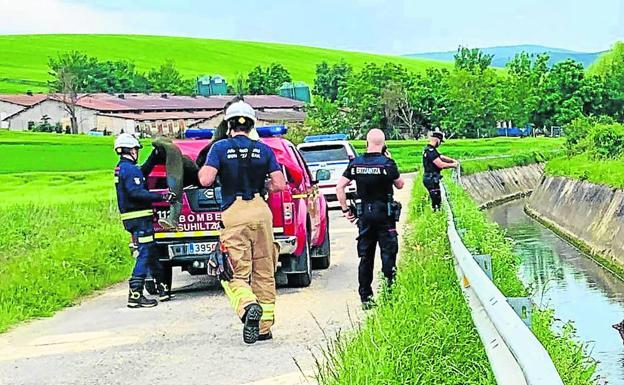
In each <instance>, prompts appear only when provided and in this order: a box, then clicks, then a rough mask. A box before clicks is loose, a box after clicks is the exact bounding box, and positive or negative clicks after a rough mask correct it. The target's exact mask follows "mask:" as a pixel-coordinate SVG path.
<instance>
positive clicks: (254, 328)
mask: <svg viewBox="0 0 624 385" xmlns="http://www.w3.org/2000/svg"><path fill="white" fill-rule="evenodd" d="M225 120H226V122H227V124H228V127H229V130H230V134H231V138H228V139H223V140H220V141H218V142H216V143H214V145H213V146H212V147H211V148H210V152H209V153H208V157H207V159H206V164H205V166H204V167H202V169H201V170H200V171H199V180H200V182H201V184H202V185H203V186H211V185H212V184H213V183H214V182H215V180H216V178H217V176H218V177H219V181H220V183H221V194H222V197H223V203H222V205H221V209H222V211H223V212H222V214H221V221H222V224H223V228H222V229H221V233H220V241H221V243H222V245H223V246H224V248H225V249H226V250H227V252H228V253H229V261H230V262H231V269H232V274H231V275H230V276H228V277H227V278H225V276H223V277H221V278H222V279H221V285H222V286H223V288H224V289H225V294H226V295H227V296H228V298H229V300H230V304H231V305H232V307H233V308H234V310H235V311H236V313H237V315H238V317H239V318H240V319H241V321H242V322H243V341H244V342H245V343H248V344H253V343H255V342H257V341H266V340H270V339H272V338H273V334H272V332H271V327H272V326H273V322H274V314H275V296H276V290H275V270H276V267H277V250H276V246H275V244H274V237H273V215H272V214H271V210H270V208H269V206H268V204H267V203H266V202H265V201H264V199H263V194H262V193H263V191H264V190H265V189H268V190H269V191H271V192H279V191H282V190H284V188H285V187H286V180H285V177H284V174H283V173H282V169H281V167H280V165H279V163H278V162H277V159H276V157H275V154H274V153H273V151H272V150H271V148H270V147H269V146H267V145H266V144H264V143H262V142H260V141H255V140H252V139H251V138H250V137H249V135H250V133H251V132H252V130H253V128H254V125H255V122H256V113H255V111H254V109H253V108H252V107H251V106H250V105H249V104H247V103H245V102H244V101H239V102H236V103H233V104H232V105H231V106H230V107H229V108H228V109H227V111H226V113H225ZM267 178H269V182H268V183H266V182H265V181H266V179H267ZM219 262H220V261H217V263H219ZM221 262H222V261H221Z"/></svg>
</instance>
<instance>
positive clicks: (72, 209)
mask: <svg viewBox="0 0 624 385" xmlns="http://www.w3.org/2000/svg"><path fill="white" fill-rule="evenodd" d="M0 222H1V223H2V224H3V225H2V228H3V229H2V236H1V237H0V276H1V277H2V279H1V280H0V332H3V331H5V330H7V328H9V327H10V326H12V325H14V324H16V323H18V322H20V321H23V320H27V319H30V318H34V317H45V316H50V315H52V314H53V313H54V312H55V311H56V310H58V309H61V308H63V307H65V306H68V305H70V304H72V303H73V302H74V301H75V300H76V298H78V297H80V296H82V295H85V294H88V293H90V292H92V291H93V290H96V289H99V288H104V287H106V286H108V285H110V284H111V283H114V282H119V281H120V280H122V279H124V278H125V277H127V276H128V274H129V272H130V269H131V265H132V258H131V257H130V253H129V251H128V248H127V244H128V240H129V238H128V235H127V234H126V233H125V231H124V230H123V228H122V227H121V224H120V220H119V215H118V214H117V209H116V207H115V206H114V205H113V204H112V202H110V201H109V200H96V201H92V202H87V203H85V202H71V203H64V204H47V203H45V202H43V204H27V203H26V204H25V203H21V204H7V203H6V202H2V204H1V206H0Z"/></svg>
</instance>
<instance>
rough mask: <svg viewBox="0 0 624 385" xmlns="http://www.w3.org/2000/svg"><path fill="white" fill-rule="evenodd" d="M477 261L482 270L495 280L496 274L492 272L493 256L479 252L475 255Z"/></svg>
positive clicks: (491, 279)
mask: <svg viewBox="0 0 624 385" xmlns="http://www.w3.org/2000/svg"><path fill="white" fill-rule="evenodd" d="M474 259H475V261H477V263H478V264H479V266H480V267H481V270H483V272H484V273H485V275H487V276H488V278H489V279H490V281H492V282H494V274H493V272H492V256H491V255H490V254H479V255H475V256H474Z"/></svg>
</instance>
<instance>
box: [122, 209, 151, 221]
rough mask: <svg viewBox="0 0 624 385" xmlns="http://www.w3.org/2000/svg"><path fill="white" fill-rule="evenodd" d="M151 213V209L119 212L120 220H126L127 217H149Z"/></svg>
mask: <svg viewBox="0 0 624 385" xmlns="http://www.w3.org/2000/svg"><path fill="white" fill-rule="evenodd" d="M152 214H153V212H152V209H148V210H139V211H131V212H128V213H122V214H121V220H122V221H127V220H129V219H137V218H145V217H151V216H152Z"/></svg>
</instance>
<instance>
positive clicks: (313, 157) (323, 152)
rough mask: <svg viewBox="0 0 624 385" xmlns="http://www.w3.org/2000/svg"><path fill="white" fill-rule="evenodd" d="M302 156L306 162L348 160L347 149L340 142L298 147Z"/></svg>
mask: <svg viewBox="0 0 624 385" xmlns="http://www.w3.org/2000/svg"><path fill="white" fill-rule="evenodd" d="M299 150H300V151H301V154H302V155H303V158H304V159H305V160H306V162H308V163H318V162H332V161H340V160H349V154H348V153H347V149H346V147H345V146H344V145H342V144H326V145H321V146H314V147H302V148H300V149H299Z"/></svg>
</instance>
